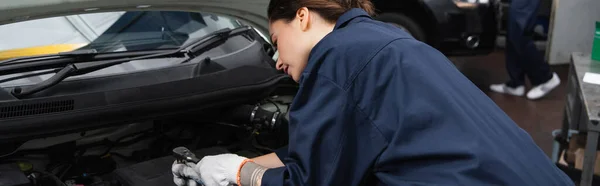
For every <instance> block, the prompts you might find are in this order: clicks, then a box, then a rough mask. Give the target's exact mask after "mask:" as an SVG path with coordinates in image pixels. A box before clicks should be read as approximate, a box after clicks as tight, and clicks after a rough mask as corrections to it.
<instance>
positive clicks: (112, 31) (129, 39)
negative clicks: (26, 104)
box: [0, 11, 242, 60]
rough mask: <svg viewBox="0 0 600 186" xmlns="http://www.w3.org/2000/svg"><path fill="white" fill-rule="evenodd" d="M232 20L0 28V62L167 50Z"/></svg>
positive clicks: (139, 18)
mask: <svg viewBox="0 0 600 186" xmlns="http://www.w3.org/2000/svg"><path fill="white" fill-rule="evenodd" d="M240 26H242V25H241V24H240V23H239V22H237V21H236V20H235V19H231V18H227V17H223V16H219V15H214V14H208V13H198V12H179V11H131V12H104V13H90V14H79V15H70V16H61V17H52V18H45V19H37V20H30V21H24V22H18V23H12V24H6V25H0V41H2V42H0V60H5V59H10V58H14V57H23V56H32V55H44V54H56V53H59V52H68V51H74V50H81V49H96V50H97V51H98V52H102V53H108V52H122V51H140V50H157V49H171V48H178V47H179V46H181V45H183V44H185V43H186V42H188V41H191V40H193V39H195V38H199V37H202V36H205V35H206V34H209V33H211V32H214V31H217V30H220V29H224V28H231V29H233V28H237V27H240Z"/></svg>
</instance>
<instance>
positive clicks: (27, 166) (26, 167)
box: [17, 162, 33, 172]
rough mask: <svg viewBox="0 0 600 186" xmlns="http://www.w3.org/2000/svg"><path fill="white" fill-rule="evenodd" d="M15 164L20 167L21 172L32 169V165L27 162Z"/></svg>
mask: <svg viewBox="0 0 600 186" xmlns="http://www.w3.org/2000/svg"><path fill="white" fill-rule="evenodd" d="M17 165H18V166H19V169H21V171H23V172H27V171H30V170H31V169H33V165H32V164H31V163H29V162H17Z"/></svg>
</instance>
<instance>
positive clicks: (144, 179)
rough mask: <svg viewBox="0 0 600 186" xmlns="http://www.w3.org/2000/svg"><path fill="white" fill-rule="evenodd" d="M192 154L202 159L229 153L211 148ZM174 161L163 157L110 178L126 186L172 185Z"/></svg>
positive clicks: (114, 174)
mask: <svg viewBox="0 0 600 186" xmlns="http://www.w3.org/2000/svg"><path fill="white" fill-rule="evenodd" d="M193 153H194V154H196V157H198V158H202V157H204V156H209V155H217V154H222V153H229V151H228V150H227V149H225V148H223V147H213V148H206V149H200V150H197V151H195V152H193ZM174 161H175V157H172V156H165V157H162V158H157V159H153V160H150V161H146V162H142V163H138V164H135V165H132V166H129V167H125V168H120V169H117V170H115V171H114V173H113V175H112V176H113V177H114V178H115V179H116V180H118V181H119V183H121V184H122V185H127V186H164V185H173V174H172V173H171V169H170V167H171V165H172V164H173V162H174ZM165 167H167V169H165Z"/></svg>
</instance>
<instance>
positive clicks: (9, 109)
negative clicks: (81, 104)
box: [0, 100, 75, 118]
mask: <svg viewBox="0 0 600 186" xmlns="http://www.w3.org/2000/svg"><path fill="white" fill-rule="evenodd" d="M74 106H75V101H73V100H61V101H51V102H44V103H32V104H21V105H12V106H3V107H0V118H12V117H19V116H29V115H38V114H47V113H54V112H63V111H69V110H73V109H74Z"/></svg>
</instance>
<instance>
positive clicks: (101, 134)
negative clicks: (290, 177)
mask: <svg viewBox="0 0 600 186" xmlns="http://www.w3.org/2000/svg"><path fill="white" fill-rule="evenodd" d="M292 100H293V96H290V95H289V94H288V95H270V96H269V97H267V98H265V99H263V100H261V101H259V102H257V103H248V104H240V105H235V106H227V107H219V108H214V109H205V110H206V111H204V112H202V113H182V114H179V115H169V116H168V117H161V118H159V119H153V120H146V121H136V122H132V123H128V124H125V125H116V126H111V127H105V128H100V129H94V130H86V131H80V132H74V133H69V134H62V135H58V136H52V137H44V138H38V139H33V140H27V141H23V142H19V143H16V142H10V143H7V144H2V146H3V148H1V149H2V150H1V151H0V185H2V186H26V185H27V186H75V185H77V186H92V185H93V186H138V185H144V186H151V185H173V181H172V180H173V178H172V173H171V165H172V163H173V162H174V161H175V157H174V156H173V155H172V153H173V149H174V148H176V147H186V148H188V149H190V151H192V152H193V153H194V154H195V155H196V156H197V157H198V158H202V157H203V156H206V155H216V154H221V153H235V154H238V155H241V156H245V157H248V158H252V157H257V156H260V155H264V154H267V153H270V152H273V151H274V149H277V148H280V147H282V146H285V145H286V144H287V132H288V130H287V124H288V123H287V113H288V111H289V107H290V104H291V102H292Z"/></svg>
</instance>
